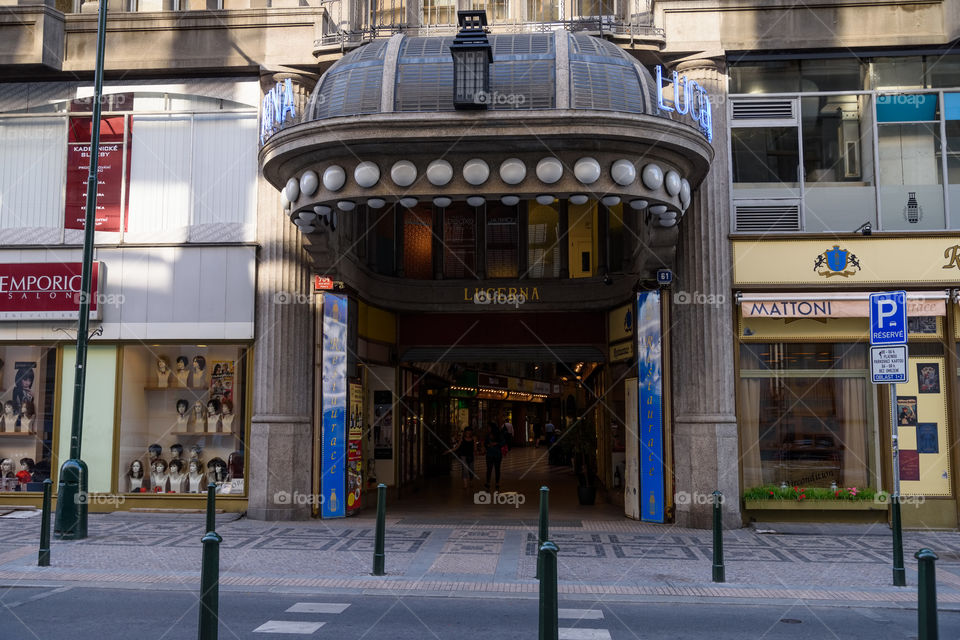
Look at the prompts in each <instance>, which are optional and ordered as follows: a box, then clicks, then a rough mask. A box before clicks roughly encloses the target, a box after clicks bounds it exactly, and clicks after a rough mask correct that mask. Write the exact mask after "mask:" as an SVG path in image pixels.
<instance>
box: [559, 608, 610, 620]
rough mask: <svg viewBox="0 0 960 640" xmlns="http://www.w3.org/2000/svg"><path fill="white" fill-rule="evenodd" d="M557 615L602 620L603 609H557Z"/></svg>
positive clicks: (577, 618)
mask: <svg viewBox="0 0 960 640" xmlns="http://www.w3.org/2000/svg"><path fill="white" fill-rule="evenodd" d="M557 617H558V618H573V619H574V620H603V611H602V610H601V609H557Z"/></svg>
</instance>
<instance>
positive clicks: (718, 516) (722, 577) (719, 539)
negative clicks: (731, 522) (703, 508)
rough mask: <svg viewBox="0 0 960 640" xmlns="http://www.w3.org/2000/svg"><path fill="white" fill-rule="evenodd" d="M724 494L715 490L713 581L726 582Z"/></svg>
mask: <svg viewBox="0 0 960 640" xmlns="http://www.w3.org/2000/svg"><path fill="white" fill-rule="evenodd" d="M722 503H723V494H722V493H720V491H719V490H717V491H714V492H713V581H714V582H726V581H727V573H726V568H725V567H724V566H723V511H722V507H721V505H722Z"/></svg>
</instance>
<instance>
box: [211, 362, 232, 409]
mask: <svg viewBox="0 0 960 640" xmlns="http://www.w3.org/2000/svg"><path fill="white" fill-rule="evenodd" d="M235 366H236V365H235V363H234V361H233V360H214V361H213V373H211V374H210V397H211V398H217V399H218V400H220V402H221V403H222V402H223V401H224V400H229V401H230V402H233V401H234V400H233V380H234V378H233V376H234V373H235Z"/></svg>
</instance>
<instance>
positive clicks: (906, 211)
mask: <svg viewBox="0 0 960 640" xmlns="http://www.w3.org/2000/svg"><path fill="white" fill-rule="evenodd" d="M900 97H902V96H900ZM878 101H879V98H878ZM940 146H941V145H940V125H939V124H938V123H935V122H924V123H898V124H881V125H880V127H879V129H878V147H879V150H880V211H881V215H882V216H883V229H884V230H888V231H892V230H910V231H919V230H930V229H943V228H944V209H943V187H942V186H941V183H942V170H941V165H940V151H941V150H940Z"/></svg>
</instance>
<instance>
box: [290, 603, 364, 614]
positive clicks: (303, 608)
mask: <svg viewBox="0 0 960 640" xmlns="http://www.w3.org/2000/svg"><path fill="white" fill-rule="evenodd" d="M349 606H350V604H349V603H344V602H298V603H297V604H295V605H293V606H292V607H290V608H289V609H287V611H286V613H343V610H344V609H346V608H347V607H349Z"/></svg>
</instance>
